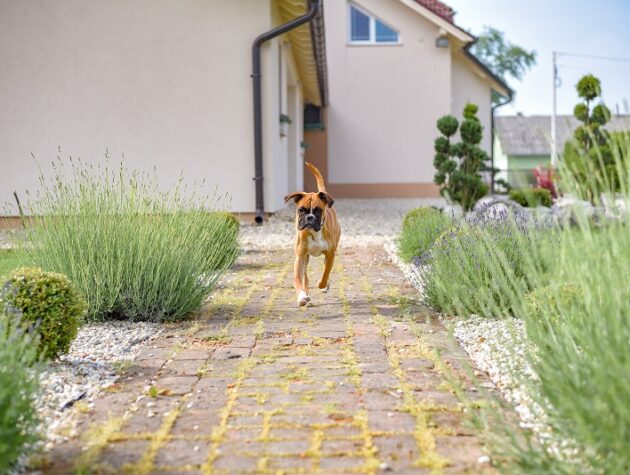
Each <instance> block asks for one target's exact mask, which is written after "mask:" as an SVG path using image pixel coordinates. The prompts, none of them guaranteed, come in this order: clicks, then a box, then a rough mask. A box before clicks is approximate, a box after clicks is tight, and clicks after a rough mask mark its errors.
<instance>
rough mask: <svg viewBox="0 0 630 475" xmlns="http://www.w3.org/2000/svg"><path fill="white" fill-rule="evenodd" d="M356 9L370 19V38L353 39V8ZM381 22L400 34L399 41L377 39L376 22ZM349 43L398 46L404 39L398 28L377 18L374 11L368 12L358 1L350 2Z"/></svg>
mask: <svg viewBox="0 0 630 475" xmlns="http://www.w3.org/2000/svg"><path fill="white" fill-rule="evenodd" d="M353 8H354V9H356V10H357V11H359V12H360V13H363V14H364V15H366V16H367V17H368V19H369V21H370V23H369V29H370V39H369V40H353V39H352V9H353ZM377 21H378V22H380V23H382V24H383V25H385V26H386V27H387V28H389V29H390V30H392V31H394V32H396V35H397V36H398V39H397V41H377V40H376V22H377ZM347 24H348V45H350V46H368V45H369V46H396V45H400V44H402V40H401V35H400V31H398V30H397V29H396V28H394V27H392V26H390V25H389V24H388V23H386V22H384V21H383V20H381V19H379V18H376V16H375V15H373V14H372V13H370V12H368V11H367V10H365V9H364V8H362V7H360V6H359V5H357V4H356V3H353V2H348V22H347Z"/></svg>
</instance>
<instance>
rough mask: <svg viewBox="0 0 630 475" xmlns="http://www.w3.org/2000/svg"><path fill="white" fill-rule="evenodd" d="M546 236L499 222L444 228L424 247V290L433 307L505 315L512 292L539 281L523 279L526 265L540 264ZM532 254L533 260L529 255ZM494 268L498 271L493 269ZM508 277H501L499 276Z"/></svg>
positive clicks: (457, 312) (464, 313) (460, 312)
mask: <svg viewBox="0 0 630 475" xmlns="http://www.w3.org/2000/svg"><path fill="white" fill-rule="evenodd" d="M546 238H547V237H546V235H545V234H543V232H542V231H539V230H536V229H527V228H525V227H522V226H519V225H518V224H517V223H516V222H514V221H513V220H512V219H511V217H510V216H509V215H507V216H506V218H505V219H504V220H503V221H499V222H486V223H480V224H479V225H471V224H462V225H460V226H459V227H455V228H452V229H449V230H448V231H446V232H445V233H444V234H443V235H442V236H440V237H439V238H438V239H437V240H436V241H435V244H434V245H433V247H432V248H431V251H430V258H429V261H428V263H429V265H430V266H431V268H430V271H429V272H428V273H427V275H426V287H425V295H426V299H427V303H428V304H429V305H431V306H432V307H433V308H434V309H436V310H438V311H442V312H446V313H449V314H452V315H460V316H463V317H467V316H469V315H471V314H477V315H481V316H498V317H505V316H506V315H507V314H508V313H509V312H511V311H512V309H513V306H512V303H513V299H512V297H513V296H514V295H524V294H525V293H527V292H528V291H530V290H531V289H533V288H535V287H536V286H537V285H539V284H540V283H539V282H536V281H530V280H529V279H528V278H527V273H528V268H529V267H530V266H532V265H534V266H539V267H545V266H546V256H545V252H544V251H545V250H546V248H545V246H544V243H545V241H546ZM532 256H536V257H537V260H536V262H533V263H532V262H531V260H530V259H531V257H532ZM499 270H500V272H499ZM505 274H507V275H509V276H510V278H509V279H501V277H502V276H503V275H505Z"/></svg>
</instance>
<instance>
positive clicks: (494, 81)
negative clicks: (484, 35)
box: [461, 38, 514, 99]
mask: <svg viewBox="0 0 630 475" xmlns="http://www.w3.org/2000/svg"><path fill="white" fill-rule="evenodd" d="M476 40H477V39H476V38H475V41H476ZM475 41H471V42H470V43H468V44H467V45H466V46H464V47H463V48H462V49H461V51H462V56H463V57H464V58H466V61H467V62H468V64H470V65H471V68H472V69H473V70H474V71H475V73H476V74H477V75H478V76H479V77H481V78H482V79H484V80H487V81H488V82H489V83H490V87H492V89H493V90H494V91H495V92H496V93H497V94H499V95H501V96H503V97H507V98H510V99H511V98H512V96H513V94H514V91H512V89H511V88H510V86H508V85H507V84H506V83H505V82H504V81H503V80H502V79H501V78H500V77H498V76H497V75H496V74H494V73H493V72H492V71H490V69H489V68H488V66H486V65H485V64H483V63H482V62H481V61H479V59H477V57H476V56H475V55H474V54H472V53H471V52H470V51H469V48H470V47H471V46H472V45H473V44H474V42H475Z"/></svg>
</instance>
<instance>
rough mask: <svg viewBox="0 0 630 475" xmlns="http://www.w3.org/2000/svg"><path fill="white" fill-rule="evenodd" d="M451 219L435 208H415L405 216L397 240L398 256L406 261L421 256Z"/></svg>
mask: <svg viewBox="0 0 630 475" xmlns="http://www.w3.org/2000/svg"><path fill="white" fill-rule="evenodd" d="M452 222H453V221H452V219H451V218H450V217H449V216H447V215H445V214H444V213H442V212H441V211H440V210H438V209H435V208H426V207H423V208H416V209H413V210H411V211H409V213H407V215H406V216H405V219H404V221H403V226H402V232H401V234H400V239H399V241H398V251H399V253H400V257H401V258H402V259H403V260H404V261H406V262H409V261H411V259H412V258H414V257H417V256H421V255H422V254H424V253H425V252H427V251H428V250H429V248H430V247H431V245H432V244H433V241H435V239H436V238H437V237H438V236H439V235H441V234H442V233H443V232H444V231H445V230H446V229H447V228H448V227H449V226H451V225H452Z"/></svg>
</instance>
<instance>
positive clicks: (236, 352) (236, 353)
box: [212, 346, 251, 360]
mask: <svg viewBox="0 0 630 475" xmlns="http://www.w3.org/2000/svg"><path fill="white" fill-rule="evenodd" d="M250 353H251V349H250V348H238V347H235V348H232V347H228V346H224V347H221V348H219V349H217V350H216V351H215V352H214V353H213V355H212V358H213V359H215V360H233V359H236V358H247V357H248V356H249V354H250Z"/></svg>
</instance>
